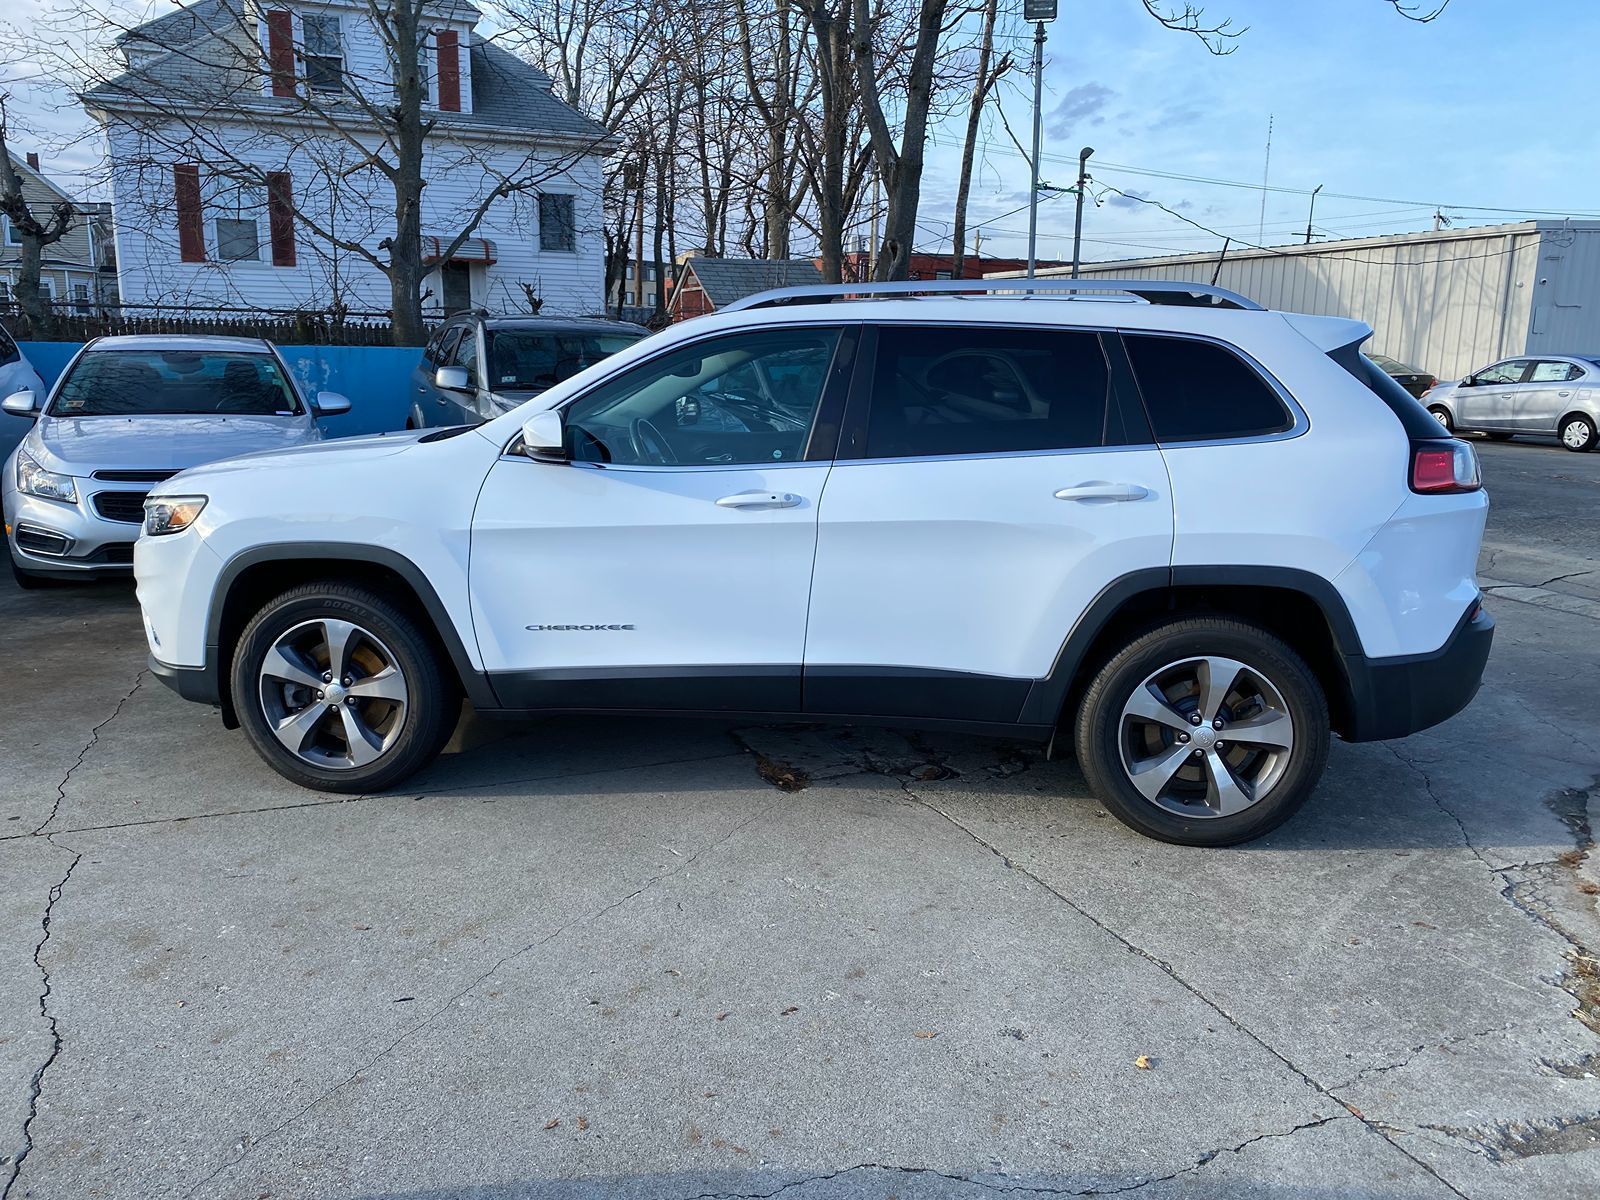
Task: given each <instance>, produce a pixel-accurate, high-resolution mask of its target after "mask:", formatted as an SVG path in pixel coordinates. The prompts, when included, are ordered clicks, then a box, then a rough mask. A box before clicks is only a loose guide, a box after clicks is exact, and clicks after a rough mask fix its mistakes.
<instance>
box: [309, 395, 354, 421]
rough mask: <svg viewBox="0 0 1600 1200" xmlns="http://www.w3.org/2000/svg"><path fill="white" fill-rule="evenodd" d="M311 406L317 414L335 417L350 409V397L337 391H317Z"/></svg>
mask: <svg viewBox="0 0 1600 1200" xmlns="http://www.w3.org/2000/svg"><path fill="white" fill-rule="evenodd" d="M313 407H314V408H315V409H316V410H317V413H318V415H319V416H324V417H337V416H339V415H341V414H342V413H347V412H349V411H350V397H349V396H341V395H340V394H339V393H338V392H318V393H317V398H316V400H315V401H313Z"/></svg>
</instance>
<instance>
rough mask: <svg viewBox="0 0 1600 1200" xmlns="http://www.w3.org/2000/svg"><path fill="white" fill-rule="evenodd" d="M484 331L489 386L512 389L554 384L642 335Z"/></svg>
mask: <svg viewBox="0 0 1600 1200" xmlns="http://www.w3.org/2000/svg"><path fill="white" fill-rule="evenodd" d="M485 333H486V337H487V340H488V343H489V386H490V387H491V388H495V389H497V390H501V389H503V390H509V391H514V392H519V391H542V390H544V389H545V388H548V387H554V386H555V385H556V384H558V383H560V382H561V381H562V380H564V379H570V378H571V377H572V376H574V375H576V374H577V373H578V372H579V371H581V370H583V369H584V368H585V367H589V366H593V365H594V364H595V363H597V362H599V361H600V360H601V359H603V358H609V357H610V356H611V355H613V354H615V353H616V352H617V351H618V350H624V349H626V348H627V347H629V346H631V345H633V344H634V343H635V342H637V341H638V340H639V338H640V337H641V336H643V335H642V334H634V333H627V332H616V333H600V332H594V331H578V330H570V331H569V330H558V329H556V330H552V329H490V330H486V331H485Z"/></svg>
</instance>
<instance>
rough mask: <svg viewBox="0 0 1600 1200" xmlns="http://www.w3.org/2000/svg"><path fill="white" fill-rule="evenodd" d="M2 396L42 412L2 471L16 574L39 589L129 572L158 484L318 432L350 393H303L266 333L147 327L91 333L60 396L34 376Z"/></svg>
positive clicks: (6, 404) (24, 409) (13, 412)
mask: <svg viewBox="0 0 1600 1200" xmlns="http://www.w3.org/2000/svg"><path fill="white" fill-rule="evenodd" d="M40 387H41V388H42V385H40ZM0 407H3V408H4V410H5V412H6V413H9V414H10V416H9V417H7V418H5V419H6V420H7V421H11V422H15V420H16V419H17V418H24V419H27V420H31V421H32V422H33V428H32V429H31V430H29V431H28V432H27V435H26V436H25V437H24V438H23V439H22V441H21V442H20V443H19V444H18V446H17V448H16V450H15V451H13V452H12V455H11V457H10V459H8V460H7V462H6V465H5V470H4V472H3V473H0V504H3V506H4V510H5V525H6V548H7V551H8V552H9V556H10V559H11V570H12V574H13V575H14V576H15V577H16V580H17V582H18V583H19V584H21V585H22V586H23V587H33V586H36V585H37V584H39V583H40V582H41V581H44V580H48V579H57V580H62V579H86V578H93V577H95V576H100V575H116V574H122V575H126V574H128V572H129V571H130V570H131V569H132V567H133V543H134V539H135V538H137V537H138V535H139V527H140V525H141V524H142V522H143V521H144V498H145V496H146V494H147V493H148V492H149V491H150V487H151V485H152V484H155V483H159V482H161V481H162V480H163V479H168V478H170V477H171V476H173V475H176V474H177V473H178V472H179V471H181V470H183V468H185V467H192V466H195V465H196V464H198V463H205V462H213V461H215V460H217V459H219V458H227V457H229V456H231V455H235V454H244V453H247V452H249V451H252V450H278V449H286V448H288V447H291V446H303V445H307V444H309V443H312V442H316V441H318V440H320V439H321V437H322V434H321V433H320V432H319V431H318V429H317V417H318V416H331V415H333V414H335V413H342V412H347V411H349V408H350V401H348V400H347V399H345V398H344V397H343V396H340V395H337V394H335V393H333V392H323V393H321V394H319V395H318V396H317V397H316V399H315V400H309V399H308V398H307V397H305V396H302V395H301V394H300V391H299V388H298V387H297V386H296V384H295V382H294V377H293V376H292V375H290V373H289V370H288V368H287V367H286V366H284V363H283V360H282V359H281V358H279V357H278V352H277V350H275V349H274V348H273V346H272V345H271V343H269V342H264V341H261V340H260V339H258V338H224V337H171V336H149V335H146V336H136V337H108V338H99V339H97V340H96V341H93V342H90V343H89V344H88V345H87V346H85V347H84V348H83V349H82V350H81V351H79V352H78V354H77V355H76V356H75V357H74V358H73V360H72V361H71V362H70V363H68V364H67V369H66V370H65V371H63V372H62V373H61V378H60V379H58V380H57V381H56V386H55V389H54V390H53V391H52V392H51V393H50V394H49V395H48V396H45V394H44V392H43V391H42V390H38V391H36V390H34V389H33V388H32V387H25V388H21V389H19V390H17V391H15V392H12V393H9V394H8V395H7V396H6V397H5V399H4V400H3V401H0Z"/></svg>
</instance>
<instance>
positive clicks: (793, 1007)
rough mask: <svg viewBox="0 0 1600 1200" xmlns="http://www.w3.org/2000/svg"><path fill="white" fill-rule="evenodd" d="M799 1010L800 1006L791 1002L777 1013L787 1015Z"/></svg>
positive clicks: (782, 1015) (781, 1015)
mask: <svg viewBox="0 0 1600 1200" xmlns="http://www.w3.org/2000/svg"><path fill="white" fill-rule="evenodd" d="M799 1011H800V1006H799V1005H798V1004H791V1005H789V1007H788V1008H786V1009H784V1010H783V1011H782V1012H780V1013H779V1014H778V1015H779V1016H780V1017H789V1016H793V1015H794V1014H795V1013H797V1012H799Z"/></svg>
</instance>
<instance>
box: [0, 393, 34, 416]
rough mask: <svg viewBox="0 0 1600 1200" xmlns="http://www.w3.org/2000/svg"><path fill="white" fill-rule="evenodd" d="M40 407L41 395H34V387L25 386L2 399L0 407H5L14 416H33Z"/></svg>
mask: <svg viewBox="0 0 1600 1200" xmlns="http://www.w3.org/2000/svg"><path fill="white" fill-rule="evenodd" d="M38 407H39V397H38V396H36V395H34V392H33V389H32V388H23V389H22V390H21V391H20V392H12V393H11V395H9V396H7V397H6V398H5V399H4V400H0V408H3V409H5V410H6V411H7V412H8V413H10V414H11V415H12V416H14V417H31V416H33V415H34V413H35V410H37V409H38Z"/></svg>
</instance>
